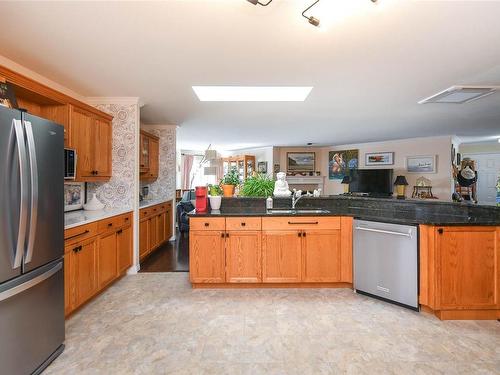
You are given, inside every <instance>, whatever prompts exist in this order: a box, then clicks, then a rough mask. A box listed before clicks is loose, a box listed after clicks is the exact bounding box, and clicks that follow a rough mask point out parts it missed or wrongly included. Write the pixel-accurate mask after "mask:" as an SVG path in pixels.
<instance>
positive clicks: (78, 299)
mask: <svg viewBox="0 0 500 375" xmlns="http://www.w3.org/2000/svg"><path fill="white" fill-rule="evenodd" d="M112 219H113V221H114V222H115V223H116V224H117V225H118V227H116V228H114V224H113V229H112V230H111V229H107V228H111V226H109V225H108V222H109V220H110V219H106V220H101V221H98V222H94V223H91V224H86V225H84V226H80V227H76V228H71V229H68V230H66V231H65V237H66V244H65V248H64V312H65V315H66V316H67V315H69V314H71V313H72V312H73V311H74V310H76V309H77V308H78V307H80V306H81V305H83V304H84V303H85V302H87V301H88V300H90V299H91V298H92V297H93V296H95V295H96V294H97V293H99V292H100V291H101V290H103V289H104V288H105V287H106V286H108V285H110V284H111V283H112V282H113V281H115V280H116V279H118V278H119V277H120V276H121V275H123V274H124V273H125V272H126V270H127V269H128V268H129V267H131V266H132V264H133V250H132V214H131V213H129V214H123V215H119V216H116V217H114V218H112ZM114 219H116V220H114ZM119 223H123V224H119ZM97 228H106V229H102V230H100V231H98V230H97ZM89 233H90V234H92V233H93V236H92V237H90V238H88V237H85V236H86V235H87V234H89ZM75 236H76V237H75ZM80 236H81V237H84V239H81V240H80V238H81V237H80Z"/></svg>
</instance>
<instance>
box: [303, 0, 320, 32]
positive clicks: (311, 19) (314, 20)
mask: <svg viewBox="0 0 500 375" xmlns="http://www.w3.org/2000/svg"><path fill="white" fill-rule="evenodd" d="M318 3H319V0H316V1H315V2H314V3H312V4H311V5H309V6H308V7H307V8H306V9H305V10H304V11H303V12H302V17H304V18H306V19H307V20H308V21H309V23H310V24H311V25H313V26H319V19H317V18H315V17H313V16H309V17H307V16H306V12H307V11H308V10H309V9H311V8H312V7H313V6H315V5H316V4H318Z"/></svg>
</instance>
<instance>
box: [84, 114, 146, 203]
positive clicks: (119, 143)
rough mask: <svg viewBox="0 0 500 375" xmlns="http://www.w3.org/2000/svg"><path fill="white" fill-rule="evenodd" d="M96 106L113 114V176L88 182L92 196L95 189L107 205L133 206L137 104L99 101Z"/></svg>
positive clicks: (89, 194)
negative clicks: (102, 102) (108, 178)
mask: <svg viewBox="0 0 500 375" xmlns="http://www.w3.org/2000/svg"><path fill="white" fill-rule="evenodd" d="M95 107H96V108H98V109H100V110H101V111H103V112H106V113H109V114H110V115H112V116H113V177H111V179H110V180H109V181H108V182H105V183H101V182H96V183H89V184H88V190H87V192H88V196H89V199H90V196H91V194H92V193H96V194H97V198H98V199H99V200H100V201H101V202H102V203H103V204H104V205H105V206H106V208H133V205H134V188H135V186H136V182H135V168H136V165H137V160H136V152H135V151H136V150H135V132H136V129H137V127H138V126H139V124H137V117H138V116H137V111H138V106H137V105H135V104H126V105H122V104H98V105H96V106H95Z"/></svg>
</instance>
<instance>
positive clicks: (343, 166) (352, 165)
mask: <svg viewBox="0 0 500 375" xmlns="http://www.w3.org/2000/svg"><path fill="white" fill-rule="evenodd" d="M358 154H359V152H358V150H342V151H330V152H329V153H328V178H329V179H330V180H342V179H343V178H344V176H347V175H349V173H350V170H351V169H358V164H359V163H358Z"/></svg>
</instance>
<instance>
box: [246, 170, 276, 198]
mask: <svg viewBox="0 0 500 375" xmlns="http://www.w3.org/2000/svg"><path fill="white" fill-rule="evenodd" d="M273 191H274V180H273V179H272V178H270V177H269V176H266V175H265V174H263V173H260V174H257V175H255V176H253V177H250V178H247V179H246V181H245V183H244V184H243V187H242V188H241V190H240V194H241V195H242V196H245V197H270V196H272V195H273Z"/></svg>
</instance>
